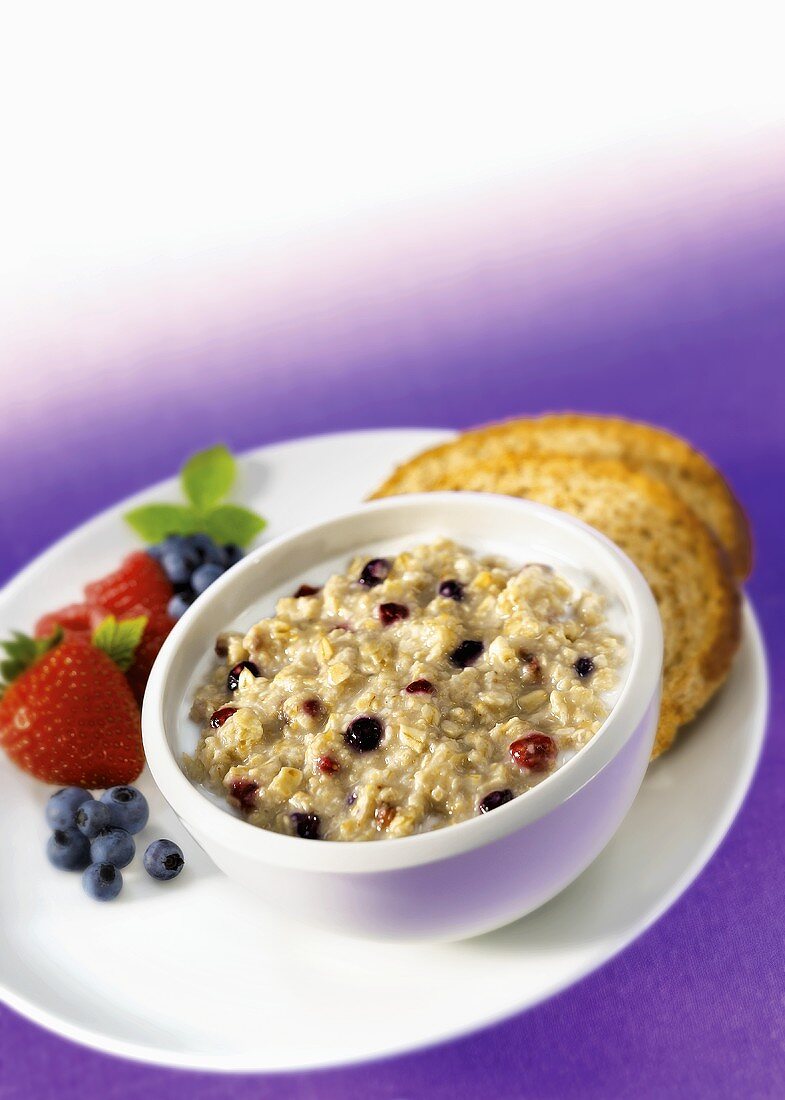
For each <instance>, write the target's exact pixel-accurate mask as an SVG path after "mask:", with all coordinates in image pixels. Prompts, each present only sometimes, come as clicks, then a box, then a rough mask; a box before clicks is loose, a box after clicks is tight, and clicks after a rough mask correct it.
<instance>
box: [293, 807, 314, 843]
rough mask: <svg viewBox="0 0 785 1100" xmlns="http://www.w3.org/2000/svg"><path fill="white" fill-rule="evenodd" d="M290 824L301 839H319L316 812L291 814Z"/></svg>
mask: <svg viewBox="0 0 785 1100" xmlns="http://www.w3.org/2000/svg"><path fill="white" fill-rule="evenodd" d="M292 825H294V831H295V833H296V834H297V836H299V837H302V839H303V840H321V837H320V836H319V815H318V814H304V813H296V814H292Z"/></svg>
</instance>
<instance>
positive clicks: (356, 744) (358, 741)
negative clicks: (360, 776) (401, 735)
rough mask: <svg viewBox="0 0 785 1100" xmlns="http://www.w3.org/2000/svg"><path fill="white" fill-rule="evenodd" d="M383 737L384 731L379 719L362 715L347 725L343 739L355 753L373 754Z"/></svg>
mask: <svg viewBox="0 0 785 1100" xmlns="http://www.w3.org/2000/svg"><path fill="white" fill-rule="evenodd" d="M383 736H384V730H383V729H382V724H381V722H380V721H379V719H378V718H369V717H368V716H367V715H363V716H362V717H361V718H355V719H354V721H353V722H350V723H349V725H348V726H347V728H346V733H345V734H344V735H343V739H344V741H345V742H346V744H347V745H348V746H349V748H351V749H354V751H355V752H373V750H374V749H378V748H379V745H380V744H381V743H382V737H383Z"/></svg>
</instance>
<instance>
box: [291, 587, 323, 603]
mask: <svg viewBox="0 0 785 1100" xmlns="http://www.w3.org/2000/svg"><path fill="white" fill-rule="evenodd" d="M320 591H321V589H319V588H314V587H313V585H312V584H301V585H300V587H299V588H298V589H297V591H296V592H295V594H294V598H295V599H296V600H299V599H300V598H301V597H302V596H315V595H316V594H317V592H320Z"/></svg>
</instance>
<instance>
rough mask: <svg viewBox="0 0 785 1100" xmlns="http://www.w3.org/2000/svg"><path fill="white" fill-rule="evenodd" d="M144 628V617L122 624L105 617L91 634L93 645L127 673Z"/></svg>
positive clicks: (114, 619) (145, 617)
mask: <svg viewBox="0 0 785 1100" xmlns="http://www.w3.org/2000/svg"><path fill="white" fill-rule="evenodd" d="M146 626H147V616H146V615H139V616H137V618H135V619H123V620H122V622H118V621H117V619H116V618H115V617H114V615H107V617H106V618H105V619H104V620H103V622H102V623H101V624H100V625H99V626H97V627H96V628H95V631H94V632H93V638H92V641H93V645H94V646H97V647H98V649H101V650H103V652H104V653H105V654H106V655H107V657H109V658H110V659H111V660H112V661H114V663H115V664H116V665H117V667H118V668H119V669H120V671H121V672H127V671H128V669H129V668H130V667H131V665H132V664H133V660H134V654H135V653H136V647H137V646H138V645H139V643H140V641H141V640H142V635H143V634H144V628H145V627H146Z"/></svg>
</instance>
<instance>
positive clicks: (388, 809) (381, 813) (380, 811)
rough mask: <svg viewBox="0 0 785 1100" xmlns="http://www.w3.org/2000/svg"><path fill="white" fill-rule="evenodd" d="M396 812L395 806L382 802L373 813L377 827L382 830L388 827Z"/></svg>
mask: <svg viewBox="0 0 785 1100" xmlns="http://www.w3.org/2000/svg"><path fill="white" fill-rule="evenodd" d="M396 812H397V811H396V809H395V806H388V804H387V803H386V802H382V804H381V805H380V806H377V807H376V809H375V810H374V814H373V819H374V821H375V822H376V828H377V829H380V830H381V829H386V828H387V827H388V825H390V824H392V820H393V818H394V817H395V814H396Z"/></svg>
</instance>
